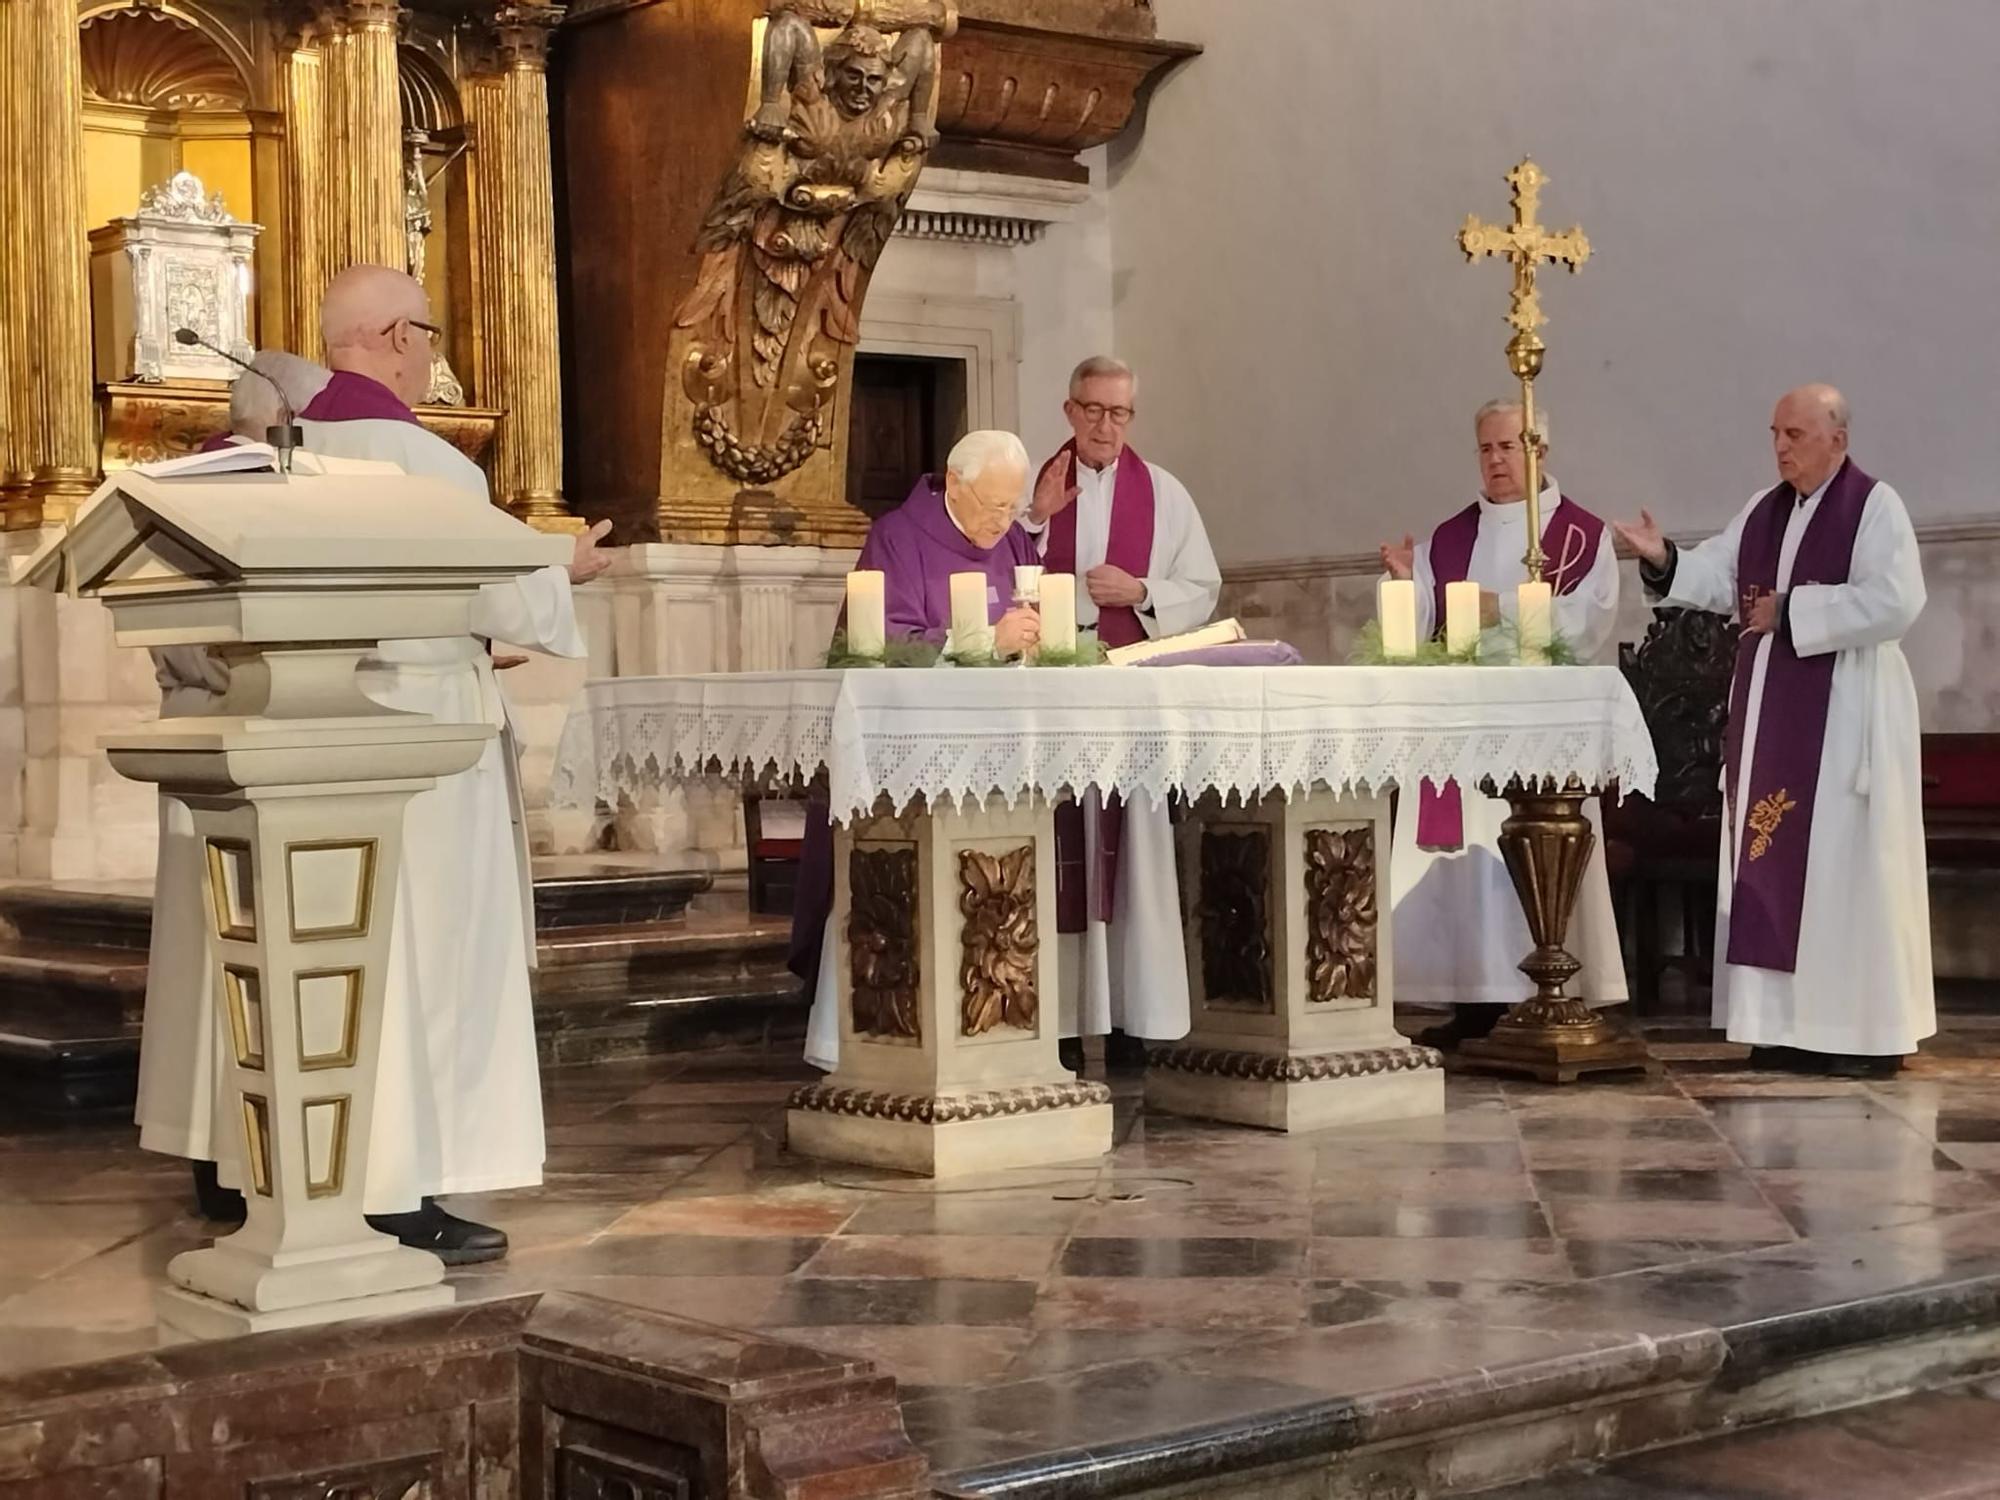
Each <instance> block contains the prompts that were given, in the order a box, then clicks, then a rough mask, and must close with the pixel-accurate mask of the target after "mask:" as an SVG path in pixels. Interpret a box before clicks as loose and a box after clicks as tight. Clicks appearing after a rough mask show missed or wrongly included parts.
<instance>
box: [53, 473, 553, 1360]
mask: <svg viewBox="0 0 2000 1500" xmlns="http://www.w3.org/2000/svg"><path fill="white" fill-rule="evenodd" d="M570 551H571V543H570V541H569V540H568V539H567V538H563V537H544V536H541V535H539V534H538V533H536V532H534V531H531V530H530V529H529V528H528V527H526V526H524V525H522V524H521V523H520V522H518V521H516V520H514V519H513V518H512V517H510V516H508V515H507V514H505V513H504V512H503V511H500V510H498V509H495V508H494V507H491V506H485V505H476V504H472V503H469V502H468V500H467V498H466V496H465V495H464V494H463V493H462V492H461V491H459V490H457V489H455V488H453V487H452V486H450V485H447V484H444V483H442V482H440V481H437V480H432V479H418V478H411V477H408V476H404V475H401V474H393V475H390V474H382V473H367V474H334V475H293V476H284V475H278V474H233V475H226V476H221V477H213V478H206V479H162V478H154V477H149V476H147V475H144V474H141V473H138V472H134V471H127V472H125V473H121V474H119V475H117V476H116V477H114V478H113V479H111V480H109V481H107V482H106V484H105V485H104V487H103V488H102V489H100V490H99V491H98V492H97V493H96V494H95V495H94V496H92V497H91V499H90V500H89V501H88V502H87V503H86V504H85V505H84V507H83V508H82V509H81V510H79V511H78V512H77V515H76V518H75V520H74V521H73V522H72V523H71V525H70V528H69V530H68V532H67V533H66V534H65V535H63V536H62V537H60V538H59V539H57V540H54V541H52V542H51V543H50V544H49V545H47V546H46V547H44V548H43V549H42V550H41V551H40V552H38V553H37V554H36V555H35V556H34V557H33V558H31V559H30V560H29V561H28V563H27V564H26V566H25V567H24V568H23V570H22V572H21V575H20V581H23V582H28V583H34V584H39V585H41V586H44V587H49V588H60V589H64V590H67V591H68V592H69V593H70V594H72V595H84V596H96V597H98V598H101V599H102V600H103V601H104V603H105V604H106V605H107V606H108V607H109V608H110V611H111V615H112V623H113V628H114V630H115V632H116V637H117V640H118V642H119V644H120V645H126V646H169V645H206V646H210V647H213V648H215V649H217V650H218V651H220V652H221V653H223V655H224V656H225V657H226V658H227V660H228V662H229V665H230V678H229V690H228V694H227V696H226V697H225V699H224V700H223V702H222V704H221V705H220V713H219V714H218V715H217V716H215V717H209V718H200V719H171V720H165V721H162V722H160V723H158V724H155V725H151V726H148V727H146V728H143V729H140V730H137V731H133V732H130V733H125V734H119V735H115V736H111V737H109V738H108V739H107V740H106V741H105V742H104V745H105V749H106V750H107V751H108V752H109V754H110V757H111V763H112V765H113V767H114V768H115V769H117V770H118V771H119V772H120V773H121V774H123V775H125V776H129V777H131V778H133V779H134V780H138V781H145V782H152V783H155V784H157V785H158V786H159V787H160V789H161V791H162V792H163V793H164V794H166V795H170V796H174V797H178V798H180V799H181V800H183V801H184V802H186V804H187V805H188V807H189V808H190V810H191V811H192V812H193V815H194V824H195V831H196V835H197V837H198V838H199V839H200V841H201V846H202V854H203V858H202V860H201V861H200V875H199V877H198V878H200V879H201V881H202V883H203V896H202V903H201V904H202V910H203V911H204V913H205V915H206V918H207V921H208V922H209V924H210V931H209V933H208V934H207V937H208V939H209V947H210V949H211V951H212V952H213V953H214V955H215V962H214V964H213V966H212V973H211V976H210V978H211V986H212V991H211V993H212V997H213V1001H214V1004H213V1007H212V1010H213V1015H214V1024H215V1025H216V1026H217V1027H218V1028H219V1031H220V1035H219V1038H218V1041H219V1055H220V1056H221V1057H223V1058H224V1059H225V1062H226V1066H227V1067H228V1070H229V1079H228V1085H229V1086H228V1088H227V1090H226V1094H227V1097H228V1098H229V1100H230V1102H231V1104H232V1105H233V1106H234V1108H235V1111H236V1113H237V1115H238V1118H237V1119H236V1120H234V1121H232V1122H230V1123H231V1124H232V1125H233V1126H234V1128H236V1129H239V1130H240V1131H241V1139H242V1159H243V1161H244V1164H245V1182H244V1184H243V1186H244V1197H245V1199H246V1200H247V1202H248V1205H249V1217H248V1219H247V1221H246V1222H245V1224H244V1226H243V1227H242V1228H241V1229H240V1230H238V1231H236V1232H235V1233H234V1234H231V1235H228V1236H226V1237H225V1238H222V1239H220V1240H218V1241H216V1243H215V1244H214V1245H212V1246H210V1247H208V1248H206V1249H202V1250H194V1251H189V1252H187V1253H186V1254H183V1255H180V1256H178V1257H176V1258H175V1260H174V1261H173V1262H172V1264H171V1265H170V1266H169V1267H168V1272H167V1274H168V1277H169V1281H170V1284H169V1285H168V1286H165V1287H163V1288H161V1289H160V1291H159V1293H158V1309H159V1314H160V1319H161V1322H162V1323H164V1324H166V1325H167V1326H168V1327H169V1328H171V1329H174V1330H177V1331H179V1332H181V1333H183V1334H187V1335H193V1336H197V1337H220V1336H225V1335H230V1334H237V1333H249V1332H256V1331H260V1330H264V1329H271V1328H287V1327H297V1326H301V1325H305V1324H311V1323H324V1322H332V1321H336V1320H340V1319H345V1318H357V1317H376V1316H381V1315H384V1314H390V1313H398V1312H404V1311H408V1310H411V1309H414V1308H420V1307H428V1306H432V1305H435V1304H438V1303H442V1302H449V1301H451V1300H452V1295H453V1294H452V1291H451V1288H449V1287H447V1286H445V1285H444V1284H443V1275H444V1268H443V1265H442V1263H440V1262H439V1261H438V1259H437V1258H436V1257H435V1256H431V1255H427V1254H425V1253H424V1252H423V1251H420V1250H413V1249H408V1248H406V1247H404V1246H402V1245H399V1244H398V1243H397V1242H396V1241H395V1240H394V1239H392V1238H390V1237H388V1236H386V1235H382V1234H378V1233H376V1232H375V1231H374V1230H372V1229H370V1228H369V1227H368V1225H367V1222H366V1221H365V1219H364V1218H363V1216H362V1190H363V1185H364V1183H365V1181H366V1179H367V1175H368V1148H369V1137H370V1133H371V1131H370V1126H371V1123H372V1120H373V1113H374V1096H375V1075H376V1066H377V1061H378V1049H379V1042H380V1031H381V1017H382V1003H383V992H384V983H385V979H386V970H387V966H388V956H389V929H390V924H391V920H392V917H393V914H394V912H395V909H396V883H397V876H398V868H399V865H400V861H401V846H402V830H403V812H404V808H405V805H406V804H407V803H408V801H409V799H410V798H411V797H413V796H415V795H416V794H418V793H420V792H422V791H425V790H427V789H428V788H430V787H431V786H433V785H435V783H436V779H437V778H438V777H441V776H449V775H452V774H454V773H456V772H459V771H463V770H466V769H468V768H469V767H471V766H472V765H473V764H474V763H475V762H476V761H477V760H478V758H479V756H480V753H481V751H482V750H483V749H484V747H485V744H486V741H487V739H488V738H489V737H490V736H491V735H492V733H493V730H492V729H491V728H490V727H489V726H488V725H485V724H440V723H437V722H435V721H433V720H432V719H431V718H429V717H428V716H427V715H421V714H410V713H404V712H400V711H397V710H393V709H388V708H384V707H383V706H381V705H380V704H377V703H375V702H373V701H371V700H370V699H369V698H368V697H366V696H365V695H364V693H363V692H362V690H361V688H360V686H359V685H358V683H357V680H356V675H355V672H356V668H357V666H358V665H359V664H360V663H361V662H362V660H363V659H364V658H365V657H366V656H367V655H368V653H369V652H370V651H371V650H373V649H374V647H375V646H376V644H377V643H378V642H380V641H384V640H403V639H411V638H422V637H433V638H434V637H448V636H461V635H465V634H466V633H467V630H468V625H469V622H470V617H471V615H470V611H471V606H472V602H473V599H474V597H475V595H476V594H477V591H478V590H479V589H480V588H482V587H484V586H486V585H488V584H494V583H501V582H505V581H506V580H508V579H510V578H512V577H514V576H516V575H518V574H522V573H528V572H533V571H534V570H536V569H538V568H542V567H546V566H548V565H549V564H551V563H561V562H566V561H567V560H568V559H569V556H570ZM222 1128H224V1127H223V1122H220V1121H218V1122H217V1129H218V1130H220V1129H222Z"/></svg>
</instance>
